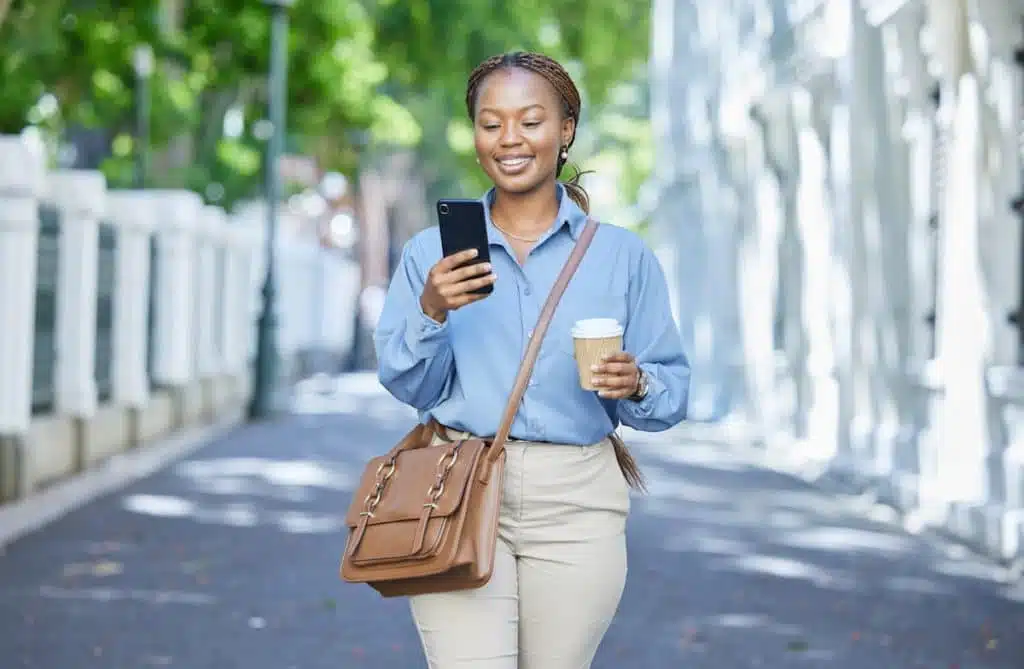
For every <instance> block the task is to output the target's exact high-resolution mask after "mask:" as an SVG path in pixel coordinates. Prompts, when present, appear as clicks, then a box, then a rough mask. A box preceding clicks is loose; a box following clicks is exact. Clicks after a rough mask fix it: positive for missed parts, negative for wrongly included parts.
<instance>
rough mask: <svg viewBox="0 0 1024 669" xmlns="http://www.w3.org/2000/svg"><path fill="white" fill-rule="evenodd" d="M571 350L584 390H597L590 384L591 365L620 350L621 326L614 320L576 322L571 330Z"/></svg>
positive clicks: (601, 319) (592, 319)
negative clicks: (602, 357)
mask: <svg viewBox="0 0 1024 669" xmlns="http://www.w3.org/2000/svg"><path fill="white" fill-rule="evenodd" d="M572 340H573V350H574V353H575V355H576V366H577V368H578V369H579V376H580V385H581V386H582V387H583V389H584V390H597V388H595V387H594V386H593V385H592V384H591V383H590V377H591V376H593V372H592V371H590V367H591V365H596V364H597V363H599V362H600V361H601V356H603V355H606V354H608V353H618V352H619V351H621V350H622V326H621V325H619V322H618V321H617V320H615V319H614V318H588V319H585V320H581V321H576V324H575V325H574V326H573V328H572Z"/></svg>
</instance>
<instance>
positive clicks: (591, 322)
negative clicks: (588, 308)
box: [572, 318, 623, 339]
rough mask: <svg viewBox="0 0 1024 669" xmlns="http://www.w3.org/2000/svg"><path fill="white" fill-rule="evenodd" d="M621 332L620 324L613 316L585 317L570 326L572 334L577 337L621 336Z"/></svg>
mask: <svg viewBox="0 0 1024 669" xmlns="http://www.w3.org/2000/svg"><path fill="white" fill-rule="evenodd" d="M622 332H623V329H622V326H621V325H620V324H619V322H618V321H617V320H615V319H614V318H587V319H584V320H581V321H576V324H575V325H574V326H573V328H572V336H573V337H576V338H577V339H600V338H602V337H621V336H622Z"/></svg>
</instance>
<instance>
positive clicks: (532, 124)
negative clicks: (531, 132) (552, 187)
mask: <svg viewBox="0 0 1024 669" xmlns="http://www.w3.org/2000/svg"><path fill="white" fill-rule="evenodd" d="M538 125H540V121H526V122H525V123H523V127H524V128H536V127H537V126H538Z"/></svg>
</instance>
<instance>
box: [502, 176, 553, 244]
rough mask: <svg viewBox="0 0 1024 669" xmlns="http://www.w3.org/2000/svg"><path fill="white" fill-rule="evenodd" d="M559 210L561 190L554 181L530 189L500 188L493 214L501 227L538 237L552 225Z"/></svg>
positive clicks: (518, 233) (523, 234) (514, 232)
mask: <svg viewBox="0 0 1024 669" xmlns="http://www.w3.org/2000/svg"><path fill="white" fill-rule="evenodd" d="M557 214H558V191H557V187H556V186H555V184H554V183H552V184H551V185H550V186H542V187H540V188H537V189H536V190H533V191H531V192H529V193H508V192H505V191H501V190H497V191H495V193H494V203H493V204H492V205H491V218H492V219H494V220H495V222H496V223H497V224H498V226H499V227H501V228H504V229H505V230H507V231H509V232H511V233H513V234H516V235H522V236H524V237H536V236H538V235H541V234H543V233H544V232H545V231H546V230H547V229H548V228H550V227H551V223H552V221H554V220H555V216H556V215H557Z"/></svg>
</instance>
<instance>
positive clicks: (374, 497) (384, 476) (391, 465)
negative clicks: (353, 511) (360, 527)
mask: <svg viewBox="0 0 1024 669" xmlns="http://www.w3.org/2000/svg"><path fill="white" fill-rule="evenodd" d="M397 459H398V454H397V453H396V454H395V455H392V456H391V457H390V458H388V459H387V460H385V461H384V462H382V463H380V467H377V485H376V487H375V488H374V489H373V490H372V491H371V492H370V494H369V495H367V496H366V499H365V500H363V504H364V508H363V512H362V513H360V514H359V515H360V516H367V517H369V518H373V510H374V509H376V508H377V505H378V504H380V498H381V495H383V494H384V487H385V486H386V485H387V483H388V479H390V478H391V477H392V476H393V475H394V473H395V463H396V461H397Z"/></svg>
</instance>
